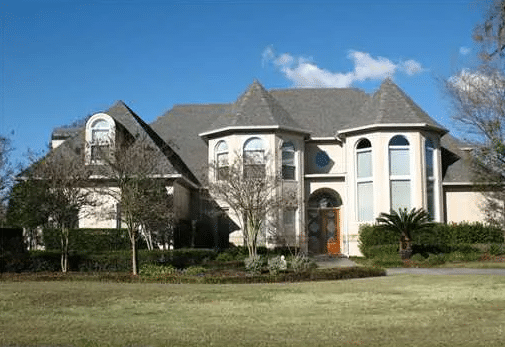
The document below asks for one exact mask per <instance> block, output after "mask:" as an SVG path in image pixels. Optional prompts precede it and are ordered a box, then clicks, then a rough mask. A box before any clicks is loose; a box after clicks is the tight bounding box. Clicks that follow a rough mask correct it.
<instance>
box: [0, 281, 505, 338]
mask: <svg viewBox="0 0 505 347" xmlns="http://www.w3.org/2000/svg"><path fill="white" fill-rule="evenodd" d="M503 341H505V277H503V276H450V277H443V276H411V275H398V276H392V277H377V278H367V279H357V280H345V281H333V282H305V283H287V284H253V285H245V284H238V285H203V284H199V285H188V284H184V285H170V284H168V285H167V284H139V283H100V282H86V281H83V282H36V281H27V282H8V281H7V282H0V345H30V346H54V345H59V346H63V345H64V346H68V345H70V346H129V345H135V346H197V345H198V346H204V345H205V346H206V345H214V346H271V345H274V346H349V345H351V346H352V345H364V346H502V345H503Z"/></svg>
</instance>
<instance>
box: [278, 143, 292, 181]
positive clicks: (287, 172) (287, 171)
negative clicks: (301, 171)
mask: <svg viewBox="0 0 505 347" xmlns="http://www.w3.org/2000/svg"><path fill="white" fill-rule="evenodd" d="M281 151H282V179H284V180H294V179H295V177H296V165H295V146H294V145H293V143H291V142H284V143H283V144H282V148H281Z"/></svg>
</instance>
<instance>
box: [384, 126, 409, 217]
mask: <svg viewBox="0 0 505 347" xmlns="http://www.w3.org/2000/svg"><path fill="white" fill-rule="evenodd" d="M409 146H410V144H409V141H408V140H407V139H406V138H405V137H404V136H402V135H396V136H395V137H393V138H392V139H391V140H390V141H389V181H390V189H391V209H392V210H394V211H397V210H398V209H399V208H407V209H410V195H411V193H410V192H411V188H410V180H411V178H410V152H409Z"/></svg>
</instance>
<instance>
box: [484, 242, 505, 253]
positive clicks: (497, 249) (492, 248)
mask: <svg viewBox="0 0 505 347" xmlns="http://www.w3.org/2000/svg"><path fill="white" fill-rule="evenodd" d="M488 253H489V254H491V255H501V254H505V244H503V243H491V244H490V245H489V249H488Z"/></svg>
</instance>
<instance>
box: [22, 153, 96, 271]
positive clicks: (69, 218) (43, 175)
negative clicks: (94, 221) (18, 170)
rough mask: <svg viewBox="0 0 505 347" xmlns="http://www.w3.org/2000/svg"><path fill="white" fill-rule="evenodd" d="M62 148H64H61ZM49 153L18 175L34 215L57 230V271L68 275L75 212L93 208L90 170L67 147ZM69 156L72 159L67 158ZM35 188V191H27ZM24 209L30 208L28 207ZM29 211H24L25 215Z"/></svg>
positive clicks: (76, 213) (76, 223) (77, 215)
mask: <svg viewBox="0 0 505 347" xmlns="http://www.w3.org/2000/svg"><path fill="white" fill-rule="evenodd" d="M62 146H66V145H62ZM64 149H65V150H58V151H53V152H50V153H49V154H48V155H47V156H45V157H44V158H42V159H40V160H38V161H37V162H35V163H33V164H32V165H31V166H30V168H29V169H28V170H27V171H26V172H25V174H24V175H22V177H21V178H22V179H24V180H26V183H25V184H26V185H27V188H28V190H25V192H24V193H25V194H35V196H31V197H28V196H25V197H26V198H29V199H30V201H32V202H34V201H37V202H38V207H37V208H38V211H37V214H38V215H43V216H45V217H47V218H48V220H49V225H52V226H53V227H55V228H56V229H57V230H59V236H60V244H61V271H62V272H67V271H68V251H69V236H70V232H71V230H72V229H73V228H75V227H77V225H78V218H79V211H81V209H82V208H83V207H85V206H90V205H94V198H93V194H92V191H91V190H90V189H88V188H86V186H87V185H88V184H89V178H90V175H91V169H90V168H89V167H86V166H85V165H83V163H84V157H83V156H82V155H80V154H79V151H78V150H77V152H74V153H71V152H68V151H74V149H71V148H70V146H69V147H67V148H64ZM70 154H73V155H70ZM34 186H36V187H37V189H30V187H34ZM25 207H28V208H30V207H32V204H29V205H27V206H25ZM27 213H29V211H25V213H24V214H25V215H26V214H27Z"/></svg>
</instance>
